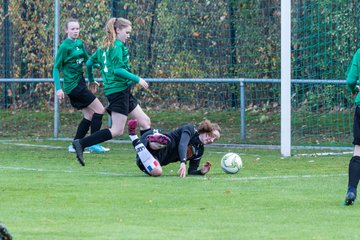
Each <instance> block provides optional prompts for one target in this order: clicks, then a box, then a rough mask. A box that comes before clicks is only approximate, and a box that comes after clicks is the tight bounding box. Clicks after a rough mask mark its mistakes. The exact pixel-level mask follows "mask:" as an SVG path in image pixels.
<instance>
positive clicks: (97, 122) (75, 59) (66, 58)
mask: <svg viewBox="0 0 360 240" xmlns="http://www.w3.org/2000/svg"><path fill="white" fill-rule="evenodd" d="M64 29H65V33H66V35H67V38H66V39H65V40H64V41H63V42H62V43H61V45H60V46H59V49H58V52H57V54H56V57H55V63H54V68H53V78H54V82H55V90H56V95H57V97H58V99H59V101H62V100H63V99H64V97H65V93H66V94H67V95H68V97H69V99H70V103H71V105H72V106H73V107H74V108H76V109H78V110H81V111H82V113H83V119H82V120H81V122H80V124H79V126H78V128H77V131H76V135H75V137H74V139H81V138H83V137H85V135H86V134H87V132H88V131H89V129H91V133H94V132H96V131H98V130H100V128H101V124H102V118H103V114H104V112H105V108H104V106H103V105H102V104H101V102H100V101H99V99H97V98H96V97H95V95H94V93H95V92H96V90H97V83H96V82H95V81H94V79H91V80H90V84H89V89H88V88H87V86H86V83H85V78H84V70H83V67H84V64H85V63H86V61H87V60H88V59H89V54H88V53H87V51H86V48H85V46H84V43H83V41H81V40H80V39H78V37H79V32H80V24H79V21H78V20H77V19H72V18H71V19H68V20H67V21H66V23H65V28H64ZM60 70H61V71H62V73H63V78H64V84H63V89H62V88H61V85H60ZM68 150H69V152H75V150H74V149H73V147H72V145H70V146H69V148H68ZM89 150H90V151H93V152H107V151H109V149H107V148H104V147H102V146H101V145H92V146H91V147H89Z"/></svg>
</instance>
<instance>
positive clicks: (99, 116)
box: [90, 113, 103, 134]
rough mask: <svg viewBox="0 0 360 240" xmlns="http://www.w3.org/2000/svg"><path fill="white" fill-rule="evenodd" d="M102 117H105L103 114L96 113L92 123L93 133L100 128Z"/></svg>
mask: <svg viewBox="0 0 360 240" xmlns="http://www.w3.org/2000/svg"><path fill="white" fill-rule="evenodd" d="M102 118H103V114H99V113H94V115H93V117H92V119H91V124H90V126H91V134H93V133H94V132H97V131H99V130H100V128H101V124H102Z"/></svg>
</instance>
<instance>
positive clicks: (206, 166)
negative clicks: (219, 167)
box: [200, 161, 212, 174]
mask: <svg viewBox="0 0 360 240" xmlns="http://www.w3.org/2000/svg"><path fill="white" fill-rule="evenodd" d="M211 166H212V164H211V162H209V161H206V163H204V165H203V167H202V168H201V170H200V171H201V173H202V174H207V173H208V172H209V171H210V169H211Z"/></svg>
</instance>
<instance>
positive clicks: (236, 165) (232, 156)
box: [220, 153, 243, 174]
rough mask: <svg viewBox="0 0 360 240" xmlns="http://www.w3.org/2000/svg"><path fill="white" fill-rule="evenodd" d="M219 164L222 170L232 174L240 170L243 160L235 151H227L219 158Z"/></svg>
mask: <svg viewBox="0 0 360 240" xmlns="http://www.w3.org/2000/svg"><path fill="white" fill-rule="evenodd" d="M220 165H221V168H222V170H224V172H226V173H231V174H234V173H237V172H238V171H240V169H241V168H242V167H243V162H242V160H241V157H240V156H239V155H237V154H236V153H227V154H225V155H224V156H223V157H222V158H221V161H220Z"/></svg>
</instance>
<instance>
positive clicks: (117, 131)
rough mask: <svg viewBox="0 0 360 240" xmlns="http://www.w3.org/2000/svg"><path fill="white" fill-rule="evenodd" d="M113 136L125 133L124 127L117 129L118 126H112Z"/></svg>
mask: <svg viewBox="0 0 360 240" xmlns="http://www.w3.org/2000/svg"><path fill="white" fill-rule="evenodd" d="M110 132H111V136H112V137H113V138H114V137H119V136H121V135H123V134H124V129H116V128H110Z"/></svg>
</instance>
